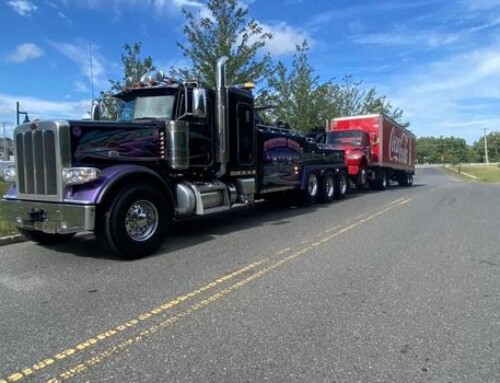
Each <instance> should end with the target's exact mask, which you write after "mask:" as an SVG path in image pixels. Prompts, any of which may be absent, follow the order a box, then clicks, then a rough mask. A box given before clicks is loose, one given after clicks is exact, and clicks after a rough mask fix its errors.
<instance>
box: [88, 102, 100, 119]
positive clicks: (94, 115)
mask: <svg viewBox="0 0 500 383" xmlns="http://www.w3.org/2000/svg"><path fill="white" fill-rule="evenodd" d="M101 115H102V107H101V103H100V102H97V101H94V102H92V110H91V111H90V118H91V119H92V120H95V121H99V120H100V119H101Z"/></svg>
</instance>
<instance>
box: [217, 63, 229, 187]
mask: <svg viewBox="0 0 500 383" xmlns="http://www.w3.org/2000/svg"><path fill="white" fill-rule="evenodd" d="M227 60H228V58H227V57H226V56H223V57H221V58H219V59H218V60H217V73H216V82H215V84H216V88H217V89H216V102H217V113H216V122H217V142H216V153H215V161H216V162H218V163H219V164H220V168H219V170H218V172H217V174H216V175H217V177H219V178H220V177H223V176H224V175H225V174H226V171H227V163H228V162H229V147H228V145H229V126H228V125H229V124H228V118H227V102H226V100H227V97H226V93H227V90H226V89H227V88H226V65H225V64H226V61H227Z"/></svg>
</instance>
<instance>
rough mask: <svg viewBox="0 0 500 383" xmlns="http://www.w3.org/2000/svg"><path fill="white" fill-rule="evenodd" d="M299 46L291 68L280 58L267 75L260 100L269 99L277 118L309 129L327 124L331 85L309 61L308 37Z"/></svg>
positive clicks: (297, 127) (298, 127)
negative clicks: (329, 85) (316, 72)
mask: <svg viewBox="0 0 500 383" xmlns="http://www.w3.org/2000/svg"><path fill="white" fill-rule="evenodd" d="M296 49H297V52H296V53H295V55H294V58H293V62H292V67H291V70H289V69H288V68H287V67H286V66H285V65H284V64H283V63H282V62H278V64H277V65H276V67H275V68H274V70H273V71H272V72H271V73H270V75H269V76H268V78H267V82H268V86H269V87H268V89H267V90H266V91H264V92H263V95H262V97H261V98H259V100H258V101H259V102H262V101H263V100H265V102H266V103H271V104H273V105H274V106H275V108H274V109H273V110H272V112H271V116H272V117H274V118H275V119H277V120H280V121H285V122H287V123H288V124H289V125H291V126H292V127H293V128H294V129H297V130H300V131H303V132H309V131H310V130H312V129H313V128H314V127H316V126H324V124H325V122H324V121H325V119H326V118H327V117H328V102H327V100H328V98H327V94H328V85H327V84H321V83H320V82H319V77H318V76H317V75H315V74H314V68H313V67H312V66H311V65H310V64H309V62H308V59H307V52H308V50H309V45H308V42H307V40H304V41H303V42H302V44H300V45H297V46H296Z"/></svg>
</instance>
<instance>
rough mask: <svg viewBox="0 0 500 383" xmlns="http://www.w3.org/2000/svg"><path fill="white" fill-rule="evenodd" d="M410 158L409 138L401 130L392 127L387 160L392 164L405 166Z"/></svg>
mask: <svg viewBox="0 0 500 383" xmlns="http://www.w3.org/2000/svg"><path fill="white" fill-rule="evenodd" d="M409 157H410V137H409V136H408V135H407V134H405V133H404V132H403V131H402V130H401V129H396V127H394V126H393V127H392V130H391V137H390V139H389V159H390V160H391V161H393V162H398V163H404V164H407V163H408V160H409Z"/></svg>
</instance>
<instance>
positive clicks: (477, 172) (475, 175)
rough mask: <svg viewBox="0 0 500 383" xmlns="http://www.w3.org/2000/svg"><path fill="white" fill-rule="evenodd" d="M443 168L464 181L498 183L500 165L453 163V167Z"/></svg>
mask: <svg viewBox="0 0 500 383" xmlns="http://www.w3.org/2000/svg"><path fill="white" fill-rule="evenodd" d="M445 170H447V171H449V172H452V173H453V174H454V175H456V176H458V177H460V178H462V179H464V180H466V181H472V182H488V183H500V166H498V165H489V166H487V165H481V166H468V165H460V166H458V165H455V166H453V167H446V168H445Z"/></svg>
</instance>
